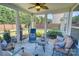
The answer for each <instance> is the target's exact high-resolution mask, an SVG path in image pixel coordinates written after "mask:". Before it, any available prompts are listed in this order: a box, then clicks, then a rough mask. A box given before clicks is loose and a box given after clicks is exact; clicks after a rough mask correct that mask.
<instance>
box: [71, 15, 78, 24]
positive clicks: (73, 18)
mask: <svg viewBox="0 0 79 59" xmlns="http://www.w3.org/2000/svg"><path fill="white" fill-rule="evenodd" d="M77 22H79V15H78V16H74V17H72V23H77Z"/></svg>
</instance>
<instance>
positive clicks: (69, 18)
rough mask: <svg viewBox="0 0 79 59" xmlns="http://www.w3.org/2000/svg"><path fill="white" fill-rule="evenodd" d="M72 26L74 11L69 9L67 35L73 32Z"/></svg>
mask: <svg viewBox="0 0 79 59" xmlns="http://www.w3.org/2000/svg"><path fill="white" fill-rule="evenodd" d="M71 27H72V12H71V11H69V16H68V21H67V35H70V34H71Z"/></svg>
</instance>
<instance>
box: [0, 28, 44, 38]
mask: <svg viewBox="0 0 79 59" xmlns="http://www.w3.org/2000/svg"><path fill="white" fill-rule="evenodd" d="M3 32H4V31H0V33H3ZM38 32H39V33H42V34H43V33H44V29H37V30H36V33H38ZM23 35H28V29H24V30H23ZM10 36H11V37H12V36H16V30H15V29H14V30H10ZM0 37H1V38H3V34H0Z"/></svg>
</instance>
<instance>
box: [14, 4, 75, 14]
mask: <svg viewBox="0 0 79 59" xmlns="http://www.w3.org/2000/svg"><path fill="white" fill-rule="evenodd" d="M15 5H17V6H19V7H21V8H23V9H24V10H27V11H29V12H31V13H35V14H41V13H48V12H50V13H61V12H66V11H69V10H70V9H71V8H72V7H73V6H74V5H75V3H46V4H45V5H46V6H48V8H49V9H48V10H42V9H41V10H40V11H36V9H34V8H33V9H28V8H29V7H31V6H33V5H32V4H30V3H15Z"/></svg>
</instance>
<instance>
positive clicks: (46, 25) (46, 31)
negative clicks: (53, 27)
mask: <svg viewBox="0 0 79 59" xmlns="http://www.w3.org/2000/svg"><path fill="white" fill-rule="evenodd" d="M45 40H46V41H48V40H47V14H45Z"/></svg>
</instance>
